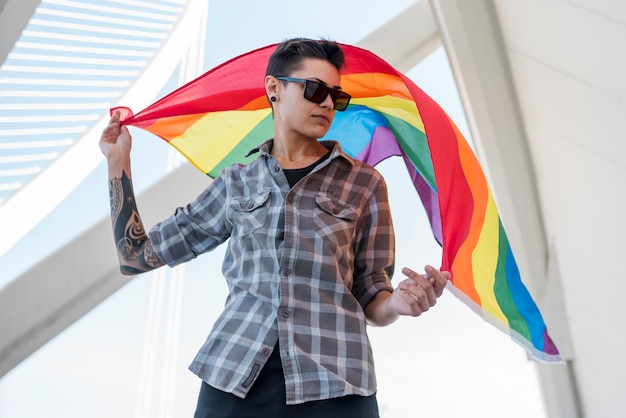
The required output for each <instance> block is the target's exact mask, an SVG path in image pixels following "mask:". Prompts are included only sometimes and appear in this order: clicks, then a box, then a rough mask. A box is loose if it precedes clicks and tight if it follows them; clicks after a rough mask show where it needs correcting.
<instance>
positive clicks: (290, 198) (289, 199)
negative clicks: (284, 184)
mask: <svg viewBox="0 0 626 418" xmlns="http://www.w3.org/2000/svg"><path fill="white" fill-rule="evenodd" d="M287 202H289V203H293V195H289V197H287Z"/></svg>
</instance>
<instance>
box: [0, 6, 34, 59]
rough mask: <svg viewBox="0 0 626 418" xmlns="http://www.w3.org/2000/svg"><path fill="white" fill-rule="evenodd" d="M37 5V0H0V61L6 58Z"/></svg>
mask: <svg viewBox="0 0 626 418" xmlns="http://www.w3.org/2000/svg"><path fill="white" fill-rule="evenodd" d="M37 6H39V0H2V1H0V63H3V62H4V61H5V60H6V59H7V55H9V52H11V50H12V49H13V45H15V41H17V40H18V39H19V37H20V35H21V34H22V31H23V30H24V28H25V27H26V24H28V21H29V20H30V17H31V16H32V15H33V13H34V12H35V9H36V8H37Z"/></svg>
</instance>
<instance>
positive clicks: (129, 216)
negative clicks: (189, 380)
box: [100, 38, 449, 418]
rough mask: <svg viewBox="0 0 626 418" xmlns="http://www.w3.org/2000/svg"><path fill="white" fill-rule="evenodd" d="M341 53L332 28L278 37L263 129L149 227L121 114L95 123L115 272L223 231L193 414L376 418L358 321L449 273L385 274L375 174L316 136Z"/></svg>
mask: <svg viewBox="0 0 626 418" xmlns="http://www.w3.org/2000/svg"><path fill="white" fill-rule="evenodd" d="M343 65H344V56H343V52H342V50H341V47H340V46H339V45H338V44H337V43H335V42H333V41H329V40H311V39H304V38H294V39H290V40H286V41H284V42H282V43H281V44H279V45H278V46H277V48H276V50H275V52H274V53H273V54H272V56H271V57H270V59H269V63H268V66H267V73H266V74H267V75H266V76H265V90H266V93H267V97H268V100H269V103H270V105H271V108H272V112H273V117H274V137H273V138H272V139H269V140H267V141H266V142H264V143H262V144H260V145H259V146H258V147H256V148H255V149H254V150H252V151H251V152H252V153H257V154H258V157H257V158H256V159H255V160H253V161H252V162H250V163H248V164H246V165H242V164H237V165H233V166H230V167H228V168H226V169H224V170H223V171H222V172H221V173H220V174H219V175H218V176H217V177H216V178H215V180H214V181H213V182H211V183H210V184H209V186H208V187H207V188H206V190H204V191H203V192H202V193H201V194H200V195H199V196H198V197H197V198H196V199H195V200H194V201H193V202H191V203H190V204H188V205H187V206H186V207H183V208H178V209H177V210H176V211H175V213H174V214H173V215H172V216H171V217H169V218H168V219H165V220H164V221H162V222H161V223H159V224H157V225H155V226H154V227H152V229H151V230H150V231H149V232H148V233H147V232H146V231H145V229H144V225H143V223H142V220H141V217H140V215H139V211H138V209H137V204H136V202H135V196H134V194H133V186H132V177H131V163H130V151H131V143H132V139H131V135H130V134H129V131H128V129H127V128H126V127H125V126H120V121H119V118H120V116H119V113H115V114H114V115H113V116H112V117H111V120H110V122H109V124H108V126H107V127H106V128H105V129H104V131H103V133H102V137H101V140H100V147H101V151H102V152H103V154H104V155H105V157H106V161H107V165H108V175H109V193H110V202H111V218H112V224H113V233H114V239H115V242H116V246H117V253H118V257H119V263H120V269H121V271H122V273H124V274H137V273H142V272H146V271H149V270H152V269H155V268H158V267H160V266H163V265H165V264H167V265H169V266H175V265H177V264H179V263H183V262H185V261H188V260H191V259H193V258H195V257H197V256H198V255H200V254H202V253H204V252H206V251H210V250H212V249H214V248H215V247H217V246H218V245H220V244H222V243H224V242H226V241H228V243H227V244H226V245H227V251H226V255H225V257H224V262H223V266H222V271H223V274H224V276H225V279H226V282H227V285H228V290H229V294H228V297H227V301H226V304H225V307H224V310H223V312H222V314H221V315H220V316H219V318H218V319H217V320H216V322H215V324H214V326H213V328H212V330H211V332H210V334H209V336H208V338H207V340H206V342H205V344H204V345H203V346H202V348H201V349H200V351H199V353H198V355H197V356H196V357H195V359H194V360H193V362H192V364H191V366H190V369H191V370H192V371H193V372H194V373H195V374H197V375H198V376H199V377H200V378H201V379H202V384H201V389H200V394H199V397H198V405H197V408H196V413H195V416H196V417H291V416H297V417H300V418H304V417H313V416H314V417H316V418H320V417H326V416H328V417H347V416H350V417H361V418H366V417H378V405H377V401H376V378H375V373H374V360H373V355H372V349H371V346H370V342H369V340H368V337H367V330H366V327H367V324H368V323H369V324H370V325H373V326H385V325H388V324H390V323H392V322H394V321H395V320H396V319H397V318H398V317H399V316H400V315H408V316H419V315H420V314H422V313H424V312H426V311H427V310H428V309H429V308H431V307H432V306H434V305H435V303H436V300H437V298H438V297H439V296H440V295H441V294H442V292H443V289H444V287H445V285H446V282H447V279H448V278H449V274H448V273H447V272H440V271H438V270H437V269H435V268H433V267H431V266H426V268H425V274H418V273H417V272H415V271H413V270H411V269H409V268H404V269H403V270H402V273H403V274H404V275H406V278H405V279H404V280H402V281H401V282H400V283H399V284H398V286H397V287H396V288H394V287H393V286H392V284H391V276H392V274H393V271H394V257H395V248H394V245H395V242H394V230H393V225H392V219H391V213H390V208H389V202H388V198H387V186H386V183H385V181H384V179H383V177H382V175H381V174H380V173H378V172H377V171H376V170H375V169H374V168H372V167H370V166H368V165H366V164H364V163H362V162H359V161H357V160H354V159H353V158H351V157H349V156H348V155H347V154H345V153H344V152H343V151H342V149H341V147H340V145H339V144H338V143H337V142H335V141H320V140H318V139H319V138H321V137H323V136H324V134H325V133H326V132H327V131H328V129H329V127H330V125H331V123H332V121H333V118H334V115H335V112H337V111H342V110H345V108H346V107H347V106H348V103H349V101H350V95H349V94H348V93H347V92H344V91H343V90H342V89H341V79H340V71H341V69H342V67H343Z"/></svg>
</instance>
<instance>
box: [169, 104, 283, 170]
mask: <svg viewBox="0 0 626 418" xmlns="http://www.w3.org/2000/svg"><path fill="white" fill-rule="evenodd" d="M269 113H271V110H270V109H261V110H246V111H241V110H230V111H226V112H212V113H208V114H206V115H205V116H203V117H202V118H201V119H199V120H198V121H197V122H196V123H194V124H193V125H192V126H190V127H189V129H187V130H186V131H185V132H184V133H183V134H182V135H180V136H178V137H176V138H173V139H172V140H171V141H170V144H171V145H172V146H174V147H175V148H176V149H178V150H179V151H180V152H181V153H182V154H184V155H185V156H186V157H187V159H189V160H190V161H191V162H192V163H193V164H194V165H195V166H196V167H197V168H198V169H200V170H201V171H202V172H204V173H208V172H210V171H211V170H212V169H213V168H215V166H216V165H217V164H219V162H220V161H222V160H223V159H224V158H225V157H226V156H227V155H228V154H229V153H230V152H231V151H232V150H233V148H235V146H237V144H238V143H239V141H241V140H242V139H243V138H244V137H245V136H246V135H247V134H248V133H250V131H252V129H254V127H255V126H257V125H258V124H259V123H260V122H261V121H262V120H263V119H264V118H266V117H267V115H268V114H269Z"/></svg>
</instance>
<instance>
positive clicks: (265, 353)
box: [261, 347, 270, 356]
mask: <svg viewBox="0 0 626 418" xmlns="http://www.w3.org/2000/svg"><path fill="white" fill-rule="evenodd" d="M261 353H263V355H264V356H267V355H268V354H269V353H270V349H269V348H267V347H265V348H264V349H263V350H261Z"/></svg>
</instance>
